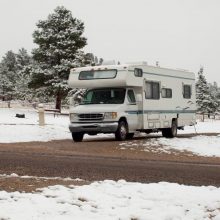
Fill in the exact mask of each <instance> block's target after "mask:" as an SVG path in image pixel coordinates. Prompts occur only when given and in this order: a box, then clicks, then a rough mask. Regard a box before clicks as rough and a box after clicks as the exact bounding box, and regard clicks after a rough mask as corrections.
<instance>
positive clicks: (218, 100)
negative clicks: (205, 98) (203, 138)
mask: <svg viewBox="0 0 220 220" xmlns="http://www.w3.org/2000/svg"><path fill="white" fill-rule="evenodd" d="M209 92H210V95H211V100H212V103H211V110H212V113H213V114H215V113H216V112H218V111H219V107H220V89H219V88H218V84H217V83H216V82H214V83H213V84H211V83H209Z"/></svg>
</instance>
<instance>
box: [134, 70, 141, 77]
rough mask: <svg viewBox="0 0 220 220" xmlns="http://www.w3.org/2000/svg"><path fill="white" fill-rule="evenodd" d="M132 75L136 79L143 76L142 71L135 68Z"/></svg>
mask: <svg viewBox="0 0 220 220" xmlns="http://www.w3.org/2000/svg"><path fill="white" fill-rule="evenodd" d="M134 75H135V76H136V77H142V76H143V70H142V69H138V68H135V69H134Z"/></svg>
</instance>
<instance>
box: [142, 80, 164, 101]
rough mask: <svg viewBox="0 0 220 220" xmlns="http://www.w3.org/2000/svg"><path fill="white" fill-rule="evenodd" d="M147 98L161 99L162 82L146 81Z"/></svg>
mask: <svg viewBox="0 0 220 220" xmlns="http://www.w3.org/2000/svg"><path fill="white" fill-rule="evenodd" d="M145 85H146V90H145V98H146V99H160V84H159V82H146V84H145Z"/></svg>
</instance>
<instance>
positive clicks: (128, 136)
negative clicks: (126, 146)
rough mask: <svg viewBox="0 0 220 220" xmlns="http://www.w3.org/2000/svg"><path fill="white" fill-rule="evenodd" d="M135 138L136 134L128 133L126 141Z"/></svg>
mask: <svg viewBox="0 0 220 220" xmlns="http://www.w3.org/2000/svg"><path fill="white" fill-rule="evenodd" d="M133 137H134V133H127V135H126V139H128V140H130V139H132V138H133Z"/></svg>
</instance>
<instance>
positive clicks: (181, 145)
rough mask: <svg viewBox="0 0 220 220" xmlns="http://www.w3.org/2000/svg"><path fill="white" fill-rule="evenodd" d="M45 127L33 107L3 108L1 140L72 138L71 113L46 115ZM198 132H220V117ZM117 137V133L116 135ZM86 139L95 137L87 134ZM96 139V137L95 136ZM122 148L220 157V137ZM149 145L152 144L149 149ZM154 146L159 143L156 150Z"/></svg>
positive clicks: (156, 140)
mask: <svg viewBox="0 0 220 220" xmlns="http://www.w3.org/2000/svg"><path fill="white" fill-rule="evenodd" d="M16 113H24V114H25V118H16V117H15V115H16ZM45 122H46V125H45V126H39V125H38V113H37V111H35V110H30V109H20V110H19V109H6V108H5V109H4V108H2V109H0V143H10V142H28V141H50V140H59V139H71V134H70V132H69V129H68V125H69V117H68V116H55V117H54V115H53V114H48V113H47V114H45ZM195 128H196V131H197V133H198V134H199V133H220V120H209V121H206V122H198V123H197V125H196V126H195ZM195 128H194V127H193V126H192V127H189V126H187V127H185V130H184V131H178V133H179V134H190V133H192V134H194V133H195ZM106 136H107V137H109V136H110V137H111V136H112V135H100V136H99V137H101V138H103V137H106ZM112 137H113V136H112ZM85 138H90V139H91V138H94V137H92V136H85ZM95 138H96V137H95ZM120 146H121V149H123V148H124V149H126V146H128V147H130V149H131V147H132V148H133V149H135V148H136V149H137V148H138V147H144V151H154V152H166V153H170V152H171V150H172V149H175V150H177V151H180V152H181V151H189V152H192V153H194V154H197V155H201V156H217V157H220V136H218V135H217V136H216V135H213V136H202V135H200V136H196V137H191V138H190V137H189V138H174V139H166V138H162V137H161V136H159V138H147V139H146V141H145V140H143V141H132V142H125V143H122V144H121V145H120ZM149 146H150V147H151V148H150V149H149ZM152 146H157V147H155V148H154V149H152Z"/></svg>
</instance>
